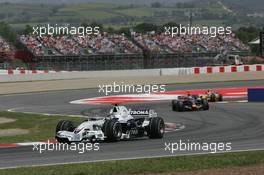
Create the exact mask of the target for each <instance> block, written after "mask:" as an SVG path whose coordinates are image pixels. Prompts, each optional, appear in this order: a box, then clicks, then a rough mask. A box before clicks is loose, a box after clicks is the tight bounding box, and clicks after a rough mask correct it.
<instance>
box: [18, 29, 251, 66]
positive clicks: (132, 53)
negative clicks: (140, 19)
mask: <svg viewBox="0 0 264 175" xmlns="http://www.w3.org/2000/svg"><path fill="white" fill-rule="evenodd" d="M19 41H20V42H21V43H22V44H23V45H24V46H25V47H26V48H27V50H28V51H30V52H31V53H32V54H33V62H34V64H35V66H36V67H37V68H39V69H46V68H49V69H60V70H105V69H139V68H161V67H191V66H206V65H212V64H220V63H219V62H216V61H215V60H214V59H213V58H214V57H215V56H216V55H218V54H219V53H230V54H239V55H247V54H248V53H249V52H250V48H249V46H247V45H245V44H244V43H242V42H241V41H240V40H239V39H237V38H236V36H235V34H234V33H232V34H231V35H218V36H216V37H214V38H213V37H210V36H208V35H178V36H175V37H171V36H168V35H165V34H153V33H147V34H141V33H133V34H132V35H131V37H129V38H128V37H126V36H125V35H124V34H109V33H106V32H103V33H101V34H99V35H87V36H84V37H80V36H77V35H76V36H72V35H71V36H43V37H40V36H33V35H21V36H20V37H19Z"/></svg>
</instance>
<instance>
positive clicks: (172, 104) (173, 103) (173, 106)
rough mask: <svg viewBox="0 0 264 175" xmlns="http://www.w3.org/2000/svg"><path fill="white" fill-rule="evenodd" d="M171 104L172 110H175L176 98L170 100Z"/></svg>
mask: <svg viewBox="0 0 264 175" xmlns="http://www.w3.org/2000/svg"><path fill="white" fill-rule="evenodd" d="M171 106H172V111H177V101H176V100H172V102H171Z"/></svg>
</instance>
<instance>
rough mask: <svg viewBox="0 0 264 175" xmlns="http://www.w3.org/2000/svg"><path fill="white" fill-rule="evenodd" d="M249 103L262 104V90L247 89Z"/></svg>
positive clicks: (263, 100) (263, 93)
mask: <svg viewBox="0 0 264 175" xmlns="http://www.w3.org/2000/svg"><path fill="white" fill-rule="evenodd" d="M248 101H249V102H264V88H249V89H248Z"/></svg>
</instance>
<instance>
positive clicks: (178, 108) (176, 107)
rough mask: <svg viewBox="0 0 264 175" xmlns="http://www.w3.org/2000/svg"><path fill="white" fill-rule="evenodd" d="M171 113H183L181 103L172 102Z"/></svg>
mask: <svg viewBox="0 0 264 175" xmlns="http://www.w3.org/2000/svg"><path fill="white" fill-rule="evenodd" d="M172 111H178V112H182V111H184V106H183V103H182V102H180V101H177V100H172Z"/></svg>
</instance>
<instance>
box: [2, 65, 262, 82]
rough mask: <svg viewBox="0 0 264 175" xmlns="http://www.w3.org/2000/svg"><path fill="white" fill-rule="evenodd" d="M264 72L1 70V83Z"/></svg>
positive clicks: (202, 69) (237, 69)
mask: <svg viewBox="0 0 264 175" xmlns="http://www.w3.org/2000/svg"><path fill="white" fill-rule="evenodd" d="M259 71H263V72H264V65H260V64H258V65H240V66H213V67H212V66H207V67H190V68H164V69H133V70H109V71H72V72H68V71H60V72H56V71H49V70H12V69H9V70H0V82H15V81H38V80H62V79H65V80H66V79H85V78H99V77H103V78H107V77H148V76H149V77H150V76H175V75H176V76H181V75H199V74H221V73H233V72H259Z"/></svg>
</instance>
